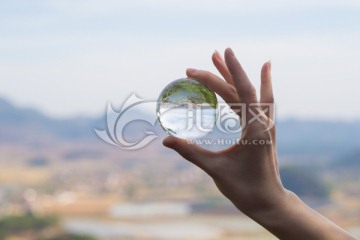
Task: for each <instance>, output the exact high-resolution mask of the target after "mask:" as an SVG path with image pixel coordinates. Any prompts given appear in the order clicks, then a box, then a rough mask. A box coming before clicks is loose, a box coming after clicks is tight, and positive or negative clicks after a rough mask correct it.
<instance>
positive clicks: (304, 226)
mask: <svg viewBox="0 0 360 240" xmlns="http://www.w3.org/2000/svg"><path fill="white" fill-rule="evenodd" d="M212 60H213V63H214V65H215V66H216V68H217V69H218V71H219V72H220V74H221V75H222V77H223V78H224V80H225V81H224V80H223V79H221V78H220V77H218V76H216V75H215V74H213V73H210V72H208V71H204V70H195V69H188V70H187V75H188V76H189V77H191V78H194V79H197V80H199V81H200V82H202V83H204V84H205V85H207V86H208V87H209V88H210V89H212V90H213V91H214V92H216V93H218V94H219V95H220V96H221V97H222V98H223V99H224V100H225V102H227V103H228V104H229V105H230V106H231V104H232V103H243V104H245V106H246V111H245V112H246V114H245V116H242V118H241V119H242V120H243V121H246V125H245V128H244V129H243V131H242V135H241V140H240V141H239V144H236V145H233V146H231V147H229V148H228V149H225V150H222V151H218V152H213V151H209V150H206V149H203V148H201V147H199V146H197V145H194V144H189V143H188V141H186V140H184V139H180V138H176V137H173V136H170V137H167V138H166V139H165V140H164V142H163V144H164V145H165V146H166V147H169V148H172V149H174V150H175V151H177V152H178V153H179V154H180V155H181V156H183V157H184V158H185V159H187V160H189V161H190V162H192V163H194V164H195V165H197V166H198V167H200V168H201V169H203V170H204V171H205V172H206V173H207V174H209V175H210V176H211V177H212V178H213V180H214V182H215V184H216V185H217V187H218V188H219V190H220V191H221V192H222V193H223V194H224V195H225V196H226V197H227V198H228V199H229V200H230V201H232V202H233V204H234V205H235V206H236V207H237V208H238V209H239V210H240V211H242V212H243V213H244V214H246V215H248V216H249V217H251V218H252V219H254V220H255V221H257V222H258V223H259V224H261V225H262V226H264V227H265V228H267V229H268V230H269V231H270V232H272V233H273V234H274V235H276V236H277V237H279V238H281V239H283V238H284V239H354V238H353V237H351V236H350V235H348V234H347V233H346V232H344V231H343V230H342V229H341V228H339V227H338V226H336V225H335V224H333V223H332V222H330V221H329V220H327V219H325V218H324V217H322V216H321V215H319V214H318V213H316V212H315V211H313V210H312V209H310V208H309V207H308V206H306V205H305V204H304V203H303V202H302V201H301V200H300V199H299V198H298V197H297V196H296V195H295V194H293V193H292V192H290V191H288V190H286V189H285V188H284V187H283V185H282V183H281V180H280V176H279V170H278V164H277V154H276V132H275V126H274V123H273V121H274V119H272V116H274V113H273V112H270V111H271V110H272V111H273V110H274V108H268V111H267V112H265V111H263V110H262V109H261V105H262V104H266V105H268V104H273V103H274V96H273V90H272V83H271V63H270V62H267V63H265V64H264V65H263V67H262V70H261V88H260V101H258V100H257V96H256V91H255V88H254V86H253V85H252V83H251V82H250V80H249V78H248V77H247V75H246V73H245V71H244V70H243V68H242V66H241V65H240V63H239V62H238V60H237V59H236V57H235V55H234V53H233V51H232V50H231V49H229V48H228V49H226V50H225V60H223V59H222V57H221V55H220V54H219V53H218V52H215V53H214V54H213V56H212ZM254 106H255V107H254ZM254 110H257V111H258V113H259V115H258V116H260V120H261V121H251V118H252V116H253V115H252V114H250V113H251V111H254ZM240 117H241V116H240ZM264 123H265V124H264ZM269 126H270V128H269ZM271 126H272V127H271ZM260 140H261V142H263V143H266V144H252V143H259V141H260Z"/></svg>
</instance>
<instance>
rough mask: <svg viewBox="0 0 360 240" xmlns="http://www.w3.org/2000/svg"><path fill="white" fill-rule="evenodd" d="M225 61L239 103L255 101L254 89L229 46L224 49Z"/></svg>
mask: <svg viewBox="0 0 360 240" xmlns="http://www.w3.org/2000/svg"><path fill="white" fill-rule="evenodd" d="M225 62H226V65H227V67H228V69H229V72H230V74H231V76H232V80H233V82H234V86H235V88H236V90H237V93H238V95H239V99H240V102H241V103H246V104H251V103H257V99H256V91H255V88H254V86H253V85H252V84H251V82H250V80H249V78H248V77H247V75H246V73H245V71H244V69H243V68H242V67H241V65H240V63H239V61H238V60H237V59H236V57H235V54H234V52H233V51H232V50H231V48H227V49H226V50H225Z"/></svg>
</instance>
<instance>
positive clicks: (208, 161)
mask: <svg viewBox="0 0 360 240" xmlns="http://www.w3.org/2000/svg"><path fill="white" fill-rule="evenodd" d="M163 144H164V146H165V147H168V148H172V149H174V150H175V151H176V152H178V153H179V154H180V155H181V156H182V157H183V158H185V159H186V160H188V161H190V162H192V163H193V164H195V165H196V166H198V167H199V168H201V169H203V170H204V171H205V172H209V170H210V168H211V165H212V164H213V163H214V161H215V158H214V156H215V153H214V152H211V151H209V150H206V149H204V148H201V147H199V146H198V145H196V144H194V143H192V142H190V141H188V140H185V139H181V138H176V137H173V136H170V137H167V138H165V139H164V141H163Z"/></svg>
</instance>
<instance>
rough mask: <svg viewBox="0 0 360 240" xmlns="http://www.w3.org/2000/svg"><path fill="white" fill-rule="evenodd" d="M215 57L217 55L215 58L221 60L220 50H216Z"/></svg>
mask: <svg viewBox="0 0 360 240" xmlns="http://www.w3.org/2000/svg"><path fill="white" fill-rule="evenodd" d="M214 55H215V57H217V58H219V59H221V55H220V53H219V52H218V50H216V49H215V51H214Z"/></svg>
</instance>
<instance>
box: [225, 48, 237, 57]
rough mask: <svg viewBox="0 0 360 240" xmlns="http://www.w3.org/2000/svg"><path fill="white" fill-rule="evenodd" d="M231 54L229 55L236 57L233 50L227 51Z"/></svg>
mask: <svg viewBox="0 0 360 240" xmlns="http://www.w3.org/2000/svg"><path fill="white" fill-rule="evenodd" d="M226 50H227V51H228V52H229V55H230V56H232V57H235V54H234V51H233V50H232V49H231V48H227V49H226Z"/></svg>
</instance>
